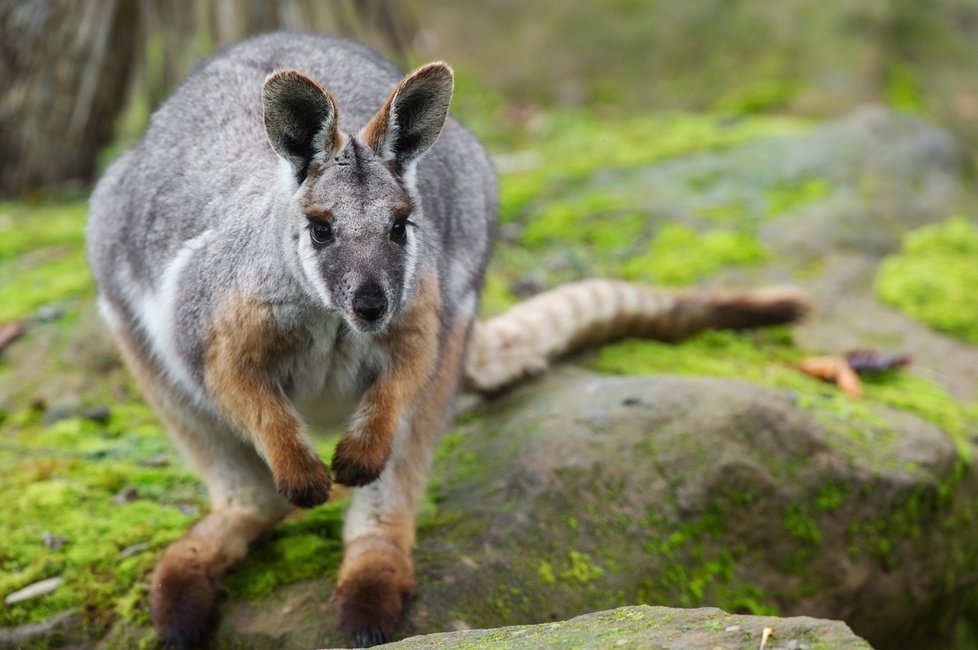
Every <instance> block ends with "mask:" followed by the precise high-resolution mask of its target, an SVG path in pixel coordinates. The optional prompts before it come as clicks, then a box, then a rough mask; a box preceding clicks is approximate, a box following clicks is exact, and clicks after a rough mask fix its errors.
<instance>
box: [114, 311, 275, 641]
mask: <svg viewBox="0 0 978 650" xmlns="http://www.w3.org/2000/svg"><path fill="white" fill-rule="evenodd" d="M116 334H117V336H116V339H117V341H118V342H119V347H120V349H121V351H122V356H123V358H124V359H125V361H126V364H127V365H128V366H129V369H130V370H131V372H132V374H133V376H134V377H135V378H136V381H137V383H138V384H139V385H140V388H141V389H142V391H143V394H144V395H145V396H146V398H147V399H148V400H149V402H150V403H151V404H152V405H153V408H154V409H155V410H156V413H157V415H158V416H159V418H160V420H161V421H162V422H163V424H164V425H165V426H166V428H167V430H168V431H169V433H170V435H171V437H172V438H173V440H174V442H175V443H176V444H177V446H178V447H180V449H181V451H182V452H183V454H184V455H185V456H186V457H187V460H188V461H189V462H190V464H191V465H193V466H194V468H195V469H196V470H197V471H198V472H199V473H200V475H201V476H202V477H203V479H204V481H205V482H206V484H207V488H208V491H209V493H210V499H211V504H212V511H211V513H210V514H208V515H207V516H205V517H204V518H203V519H201V520H200V521H198V522H197V523H196V524H194V526H193V527H192V528H191V529H190V530H189V531H188V532H187V534H186V535H184V536H183V537H182V538H181V539H179V540H177V541H176V542H174V543H173V544H171V545H170V546H169V548H167V550H166V552H165V553H164V555H163V557H162V558H161V559H160V562H159V564H157V566H156V570H155V572H154V574H153V578H152V583H151V589H150V591H151V593H150V606H151V610H152V615H153V622H154V623H155V624H156V627H157V629H158V630H159V631H160V633H161V635H162V636H163V637H164V638H165V639H166V640H167V642H169V643H171V644H174V645H176V646H178V647H181V648H183V647H191V646H193V645H196V644H197V643H199V642H200V641H201V640H202V638H203V637H204V635H205V633H206V631H207V628H208V624H209V622H210V619H211V614H212V613H213V609H214V604H215V597H216V594H217V587H218V581H219V580H220V579H221V577H222V576H223V575H224V574H225V573H226V572H227V571H228V569H230V568H231V567H232V566H234V565H235V564H236V563H237V562H239V561H240V560H241V559H242V558H244V556H245V555H246V553H247V552H248V546H249V544H251V542H253V541H254V540H255V539H257V538H258V537H259V536H261V535H262V534H263V533H264V532H266V531H267V530H268V529H270V528H271V527H272V526H274V525H275V523H276V522H278V521H279V519H281V518H282V517H283V516H284V515H285V514H286V513H287V512H288V511H289V504H288V502H287V501H286V500H285V499H284V498H283V497H282V496H281V495H279V494H278V493H277V492H276V490H275V482H274V480H273V478H272V474H271V472H270V471H269V469H268V466H267V465H266V464H265V462H264V461H263V460H262V459H261V457H259V456H258V454H257V453H256V452H255V450H254V449H253V448H252V447H251V446H250V445H249V444H248V443H246V442H244V441H242V440H241V439H240V437H238V436H237V435H236V434H235V433H233V432H232V431H230V430H228V429H227V428H226V427H224V426H221V424H220V423H218V422H216V421H210V422H209V421H208V419H209V418H207V416H204V415H202V414H200V413H194V412H193V411H191V410H190V409H189V407H187V406H186V404H185V403H184V400H183V399H182V398H180V397H179V396H177V395H175V394H174V393H173V392H172V391H171V390H170V389H169V388H168V387H167V386H166V385H165V383H164V382H163V380H162V379H161V378H160V375H159V373H158V372H157V370H156V369H155V368H154V367H153V364H152V362H151V361H149V360H148V359H147V358H146V357H145V356H144V355H142V354H140V353H139V351H138V348H137V347H136V345H135V344H134V343H133V341H132V340H131V339H129V338H128V337H127V336H126V335H125V333H122V332H119V331H118V330H117V331H116Z"/></svg>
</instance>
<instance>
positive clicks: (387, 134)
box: [360, 61, 454, 171]
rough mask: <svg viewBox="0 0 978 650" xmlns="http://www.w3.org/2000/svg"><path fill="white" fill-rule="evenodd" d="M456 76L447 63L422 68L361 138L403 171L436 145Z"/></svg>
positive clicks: (396, 91) (398, 90)
mask: <svg viewBox="0 0 978 650" xmlns="http://www.w3.org/2000/svg"><path fill="white" fill-rule="evenodd" d="M453 85H454V76H453V74H452V69H451V67H449V65H448V64H447V63H444V62H442V61H436V62H434V63H428V64H426V65H423V66H421V67H420V68H418V69H417V70H415V71H414V72H412V73H411V74H409V75H408V76H406V77H405V78H404V80H403V81H401V83H400V84H398V86H397V88H395V89H394V92H392V93H391V96H390V97H388V98H387V103H386V104H384V106H383V108H381V109H380V111H379V112H378V113H377V114H376V115H374V117H373V118H372V119H371V120H370V122H369V123H368V124H367V126H365V127H363V131H361V132H360V137H361V138H362V139H363V141H364V142H366V143H367V145H368V146H370V148H371V149H373V150H374V151H375V152H376V153H377V155H379V156H380V157H381V158H383V159H384V160H392V161H395V162H396V163H397V164H398V166H399V167H400V168H401V170H402V171H406V170H407V168H408V167H409V166H410V165H411V164H412V163H414V162H416V161H417V160H418V158H420V157H421V155H422V154H423V153H424V152H425V151H427V150H428V148H429V147H431V145H433V144H435V140H437V139H438V135H439V134H440V133H441V130H442V127H443V126H445V118H446V116H447V115H448V104H449V102H451V100H452V87H453Z"/></svg>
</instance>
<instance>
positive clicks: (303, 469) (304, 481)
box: [204, 298, 332, 508]
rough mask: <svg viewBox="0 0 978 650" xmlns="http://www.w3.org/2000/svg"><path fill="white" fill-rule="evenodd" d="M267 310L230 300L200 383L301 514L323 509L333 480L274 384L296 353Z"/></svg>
mask: <svg viewBox="0 0 978 650" xmlns="http://www.w3.org/2000/svg"><path fill="white" fill-rule="evenodd" d="M295 345H296V343H295V341H293V340H291V339H290V337H289V336H288V335H287V334H286V333H283V332H281V331H279V330H278V329H277V328H276V326H275V322H274V318H273V316H272V309H271V307H270V306H269V305H267V304H262V303H258V302H252V301H249V300H246V299H241V298H231V299H228V300H227V301H226V302H225V303H224V304H223V305H222V306H221V307H220V308H219V309H218V310H217V315H216V317H215V319H214V323H213V325H212V326H211V331H210V334H209V337H208V340H207V343H206V346H205V351H204V383H205V384H206V386H207V390H208V392H209V393H210V396H211V398H212V399H213V400H214V401H215V402H216V403H217V404H218V406H219V407H220V408H221V410H222V412H223V414H224V416H225V417H227V418H228V419H229V420H230V421H232V422H234V423H235V424H237V425H238V427H240V429H241V430H242V433H244V434H246V435H248V436H250V438H251V442H252V443H254V445H255V447H257V449H258V451H260V452H261V454H262V456H263V457H264V458H265V461H267V463H268V467H269V468H271V471H272V475H273V476H274V479H275V487H276V489H277V490H278V491H279V493H280V494H282V495H283V496H284V497H285V498H287V499H288V500H289V501H290V502H292V503H294V504H295V505H297V506H300V507H302V508H311V507H313V506H318V505H319V504H321V503H325V502H326V500H327V499H328V498H329V489H330V486H331V483H332V479H331V478H330V476H329V471H328V470H327V469H326V465H325V464H323V461H322V460H320V459H319V456H317V455H316V450H315V449H314V448H313V446H312V442H311V441H310V440H309V438H308V436H307V435H306V433H305V427H304V426H303V424H302V421H301V420H300V419H299V416H298V414H297V413H296V412H295V409H294V408H293V407H292V404H291V403H290V402H289V400H288V398H287V397H286V396H285V393H284V392H283V390H282V388H281V386H279V385H278V384H277V383H276V378H275V370H276V368H277V366H278V365H279V364H280V363H282V361H283V358H287V357H288V355H290V354H294V353H295Z"/></svg>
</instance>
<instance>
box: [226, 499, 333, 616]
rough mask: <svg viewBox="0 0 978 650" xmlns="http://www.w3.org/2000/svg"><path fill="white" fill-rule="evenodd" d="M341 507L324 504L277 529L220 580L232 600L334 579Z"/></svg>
mask: <svg viewBox="0 0 978 650" xmlns="http://www.w3.org/2000/svg"><path fill="white" fill-rule="evenodd" d="M344 506H345V503H342V502H341V503H334V502H331V503H328V504H326V505H324V506H320V507H319V508H316V509H315V510H312V511H310V512H308V513H305V514H304V516H303V517H302V518H301V519H299V520H297V521H290V522H286V523H285V524H282V525H280V526H278V527H277V528H276V529H275V531H274V532H273V533H272V537H271V538H270V539H268V540H266V541H265V542H263V543H262V544H260V545H258V546H256V547H255V548H254V549H253V550H252V552H251V553H249V555H248V557H247V558H246V559H245V561H244V562H243V563H242V564H241V566H240V567H238V568H236V569H235V570H234V571H232V572H231V573H230V574H229V575H228V576H227V578H226V579H225V580H224V586H225V588H226V589H227V590H228V592H229V593H230V594H231V595H232V596H235V597H240V598H255V597H258V596H264V595H267V594H269V593H271V592H272V591H274V590H275V589H277V588H278V587H281V586H283V585H287V584H290V583H293V582H298V581H299V580H307V579H311V578H321V577H335V575H336V570H337V569H338V568H339V564H340V560H341V559H342V555H343V542H342V528H343V524H342V519H343V508H344Z"/></svg>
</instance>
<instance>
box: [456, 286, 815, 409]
mask: <svg viewBox="0 0 978 650" xmlns="http://www.w3.org/2000/svg"><path fill="white" fill-rule="evenodd" d="M808 311H809V303H808V301H807V300H806V299H805V297H804V296H803V295H802V294H801V293H800V292H799V291H797V290H795V289H790V288H782V289H764V290H754V291H712V290H696V289H689V290H679V291H670V290H666V289H655V288H652V287H647V286H642V285H637V284H631V283H628V282H621V281H618V280H605V279H594V280H584V281H582V282H576V283H573V284H567V285H563V286H560V287H557V288H556V289H552V290H550V291H546V292H544V293H541V294H540V295H537V296H534V297H533V298H530V299H529V300H527V301H525V302H522V303H520V304H518V305H516V306H514V307H513V308H511V309H510V310H509V311H507V312H505V313H503V314H501V315H499V316H496V317H495V318H492V319H490V320H488V321H486V322H485V323H477V324H476V326H475V329H474V331H473V332H472V341H471V343H470V345H469V351H468V358H467V359H466V364H465V380H466V384H467V385H468V386H470V387H471V388H474V389H476V390H479V391H486V392H488V391H493V390H497V389H499V388H502V387H503V386H506V385H507V384H511V383H513V382H515V381H518V380H519V379H522V378H523V377H527V376H529V375H534V374H537V373H539V372H542V371H543V370H545V369H546V368H547V365H548V364H549V362H550V361H551V360H552V359H554V358H556V357H558V356H560V355H563V354H566V353H568V352H572V351H574V350H578V349H580V348H583V347H585V346H588V345H595V344H599V343H606V342H609V341H613V340H615V339H619V338H623V337H626V336H635V337H644V338H653V339H660V340H665V341H678V340H680V339H683V338H685V337H688V336H691V335H692V334H695V333H697V332H699V331H702V330H704V329H744V328H750V327H764V326H766V325H779V324H782V323H791V322H794V321H797V320H800V319H801V318H803V317H804V316H805V314H806V313H807V312H808Z"/></svg>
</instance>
